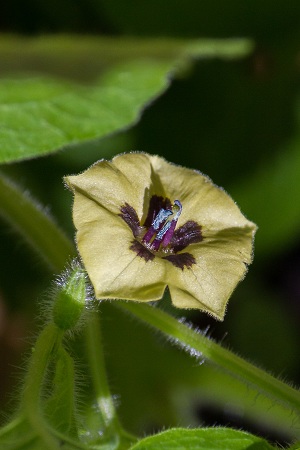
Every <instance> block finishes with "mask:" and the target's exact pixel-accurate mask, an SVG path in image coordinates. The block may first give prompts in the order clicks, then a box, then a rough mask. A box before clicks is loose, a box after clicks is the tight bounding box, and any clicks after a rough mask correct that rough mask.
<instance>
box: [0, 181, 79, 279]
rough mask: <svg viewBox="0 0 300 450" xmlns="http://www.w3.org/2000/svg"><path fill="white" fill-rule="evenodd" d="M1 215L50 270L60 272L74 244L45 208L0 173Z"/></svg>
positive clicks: (72, 250)
mask: <svg viewBox="0 0 300 450" xmlns="http://www.w3.org/2000/svg"><path fill="white" fill-rule="evenodd" d="M0 216H2V217H3V218H4V219H5V220H6V221H7V222H9V223H10V224H11V225H12V227H13V228H15V229H16V230H17V231H18V232H19V233H20V234H21V235H22V236H23V237H24V238H25V239H26V241H27V242H28V243H29V244H30V245H31V246H32V247H33V248H34V249H35V251H37V252H38V253H39V254H40V256H42V257H43V259H44V260H45V262H46V263H47V264H48V266H49V267H50V269H51V270H55V271H57V272H59V271H61V270H62V269H63V268H64V266H65V264H66V261H67V260H68V259H69V258H70V257H71V256H73V255H74V246H73V244H72V243H71V242H70V241H69V240H68V238H67V237H66V236H65V235H64V234H63V232H62V231H61V230H60V229H59V228H58V226H57V225H56V224H55V223H54V222H53V220H52V219H51V218H50V217H49V216H48V215H47V214H46V213H45V210H43V208H42V207H41V206H40V205H39V204H38V203H37V202H35V201H33V199H32V198H31V197H30V196H29V195H28V193H26V192H25V191H22V190H21V189H20V188H19V187H17V185H16V184H14V183H13V182H12V181H11V180H10V179H8V178H7V177H6V176H4V175H3V174H2V173H0Z"/></svg>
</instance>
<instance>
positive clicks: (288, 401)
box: [116, 302, 300, 436]
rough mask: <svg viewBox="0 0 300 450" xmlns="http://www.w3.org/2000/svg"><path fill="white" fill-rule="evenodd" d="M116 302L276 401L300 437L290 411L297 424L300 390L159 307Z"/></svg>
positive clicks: (185, 347)
mask: <svg viewBox="0 0 300 450" xmlns="http://www.w3.org/2000/svg"><path fill="white" fill-rule="evenodd" d="M116 304H117V305H118V307H120V308H121V309H123V310H125V311H127V312H128V311H129V312H130V313H132V314H134V315H135V316H136V317H138V318H139V319H141V320H142V321H143V322H146V323H147V324H150V325H152V326H153V327H155V328H156V329H158V330H160V331H161V332H162V333H164V334H165V335H166V336H167V337H168V338H169V339H170V340H171V342H173V343H175V344H176V345H179V346H180V347H181V348H183V349H184V350H185V351H187V352H188V353H189V354H190V355H192V356H196V357H197V358H198V359H200V360H208V361H209V362H211V363H213V364H214V365H216V366H217V367H218V368H220V369H222V370H225V371H226V372H227V373H229V374H230V375H232V376H233V377H235V378H237V379H239V380H240V381H242V382H243V383H245V384H247V385H248V386H251V387H252V388H254V389H255V390H256V391H258V392H259V393H261V394H263V395H265V396H266V397H268V398H270V399H272V400H273V401H274V402H275V403H279V404H280V405H282V406H283V407H284V409H283V410H284V411H285V420H286V421H288V422H289V423H290V426H291V427H293V426H294V427H295V433H296V436H300V432H299V430H298V431H297V430H296V425H297V424H296V423H292V422H293V418H292V414H294V415H295V416H297V419H298V425H299V418H300V391H298V390H296V389H293V388H292V387H291V386H289V385H288V384H286V383H283V382H281V381H280V380H278V379H277V378H274V377H273V376H272V375H270V374H268V373H267V372H265V371H264V370H261V369H259V368H258V367H256V366H254V365H253V364H250V363H249V362H247V361H245V360H244V359H242V358H240V357H238V356H236V355H235V354H234V353H232V352H230V351H229V350H227V349H225V348H223V347H221V346H220V345H219V344H217V343H215V342H214V341H212V340H211V339H209V338H208V337H206V336H204V335H203V334H201V333H199V332H197V331H195V330H193V329H191V328H189V327H187V326H186V325H184V324H183V323H180V322H178V321H177V320H176V319H175V318H173V317H172V316H170V315H168V314H166V313H165V312H163V311H162V310H160V309H158V308H154V307H151V306H149V305H143V304H137V303H131V302H126V303H125V302H116Z"/></svg>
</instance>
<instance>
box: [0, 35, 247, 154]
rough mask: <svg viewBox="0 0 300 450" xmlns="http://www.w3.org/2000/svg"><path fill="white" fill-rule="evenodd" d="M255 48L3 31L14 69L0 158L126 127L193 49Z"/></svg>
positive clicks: (5, 85)
mask: <svg viewBox="0 0 300 450" xmlns="http://www.w3.org/2000/svg"><path fill="white" fill-rule="evenodd" d="M250 49H251V46H250V45H249V42H248V41H243V40H232V41H231V40H228V41H226V40H224V41H222V40H220V41H209V40H208V41H186V42H185V41H172V40H169V41H168V40H163V41H161V40H146V41H141V42H140V41H130V40H129V41H126V40H124V39H123V38H122V40H118V39H111V40H101V39H96V38H93V39H92V38H85V39H82V38H80V39H78V38H73V37H72V38H70V37H53V38H42V39H37V40H24V39H22V40H18V39H13V40H11V41H10V40H8V39H2V40H0V58H1V62H2V67H5V68H6V69H5V73H4V75H6V77H7V73H9V70H10V71H11V72H12V73H14V76H13V77H12V76H10V77H9V78H8V77H7V78H3V79H2V80H1V81H0V105H1V106H0V123H1V129H0V149H1V150H0V162H11V161H16V160H22V159H26V158H31V157H36V156H42V155H46V154H48V153H51V152H54V151H56V150H57V149H59V148H62V147H64V146H66V145H70V144H76V143H79V142H82V141H86V140H91V139H97V138H101V137H103V136H106V135H108V134H110V133H114V132H116V131H117V130H120V129H124V128H125V127H128V126H130V125H132V124H134V123H135V122H136V121H137V120H138V119H139V116H140V114H141V111H142V110H143V108H145V106H147V105H148V104H149V102H151V101H153V99H154V98H155V97H157V96H158V95H160V94H161V93H162V92H163V91H164V90H165V89H166V88H167V87H168V85H169V83H170V78H171V77H172V76H174V75H175V74H178V73H179V71H180V70H181V71H182V69H183V68H185V69H186V67H187V63H188V62H189V61H191V59H192V58H193V57H205V58H210V57H224V58H233V57H240V56H242V55H244V54H246V53H248V52H249V51H250ZM18 60H19V62H17V63H16V61H18ZM24 71H25V72H26V73H28V72H30V73H39V75H34V76H33V75H31V76H29V77H28V75H27V76H26V77H24ZM41 73H47V74H48V75H47V76H42V75H41ZM49 74H51V75H55V78H50V77H49ZM100 74H101V77H100ZM21 75H22V76H21ZM2 76H3V69H2ZM62 77H64V79H63V78H62ZM70 78H72V81H71V80H70ZM74 80H77V82H75V81H74ZM83 81H84V82H85V83H83ZM87 81H89V82H87Z"/></svg>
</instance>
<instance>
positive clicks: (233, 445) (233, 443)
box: [131, 428, 274, 450]
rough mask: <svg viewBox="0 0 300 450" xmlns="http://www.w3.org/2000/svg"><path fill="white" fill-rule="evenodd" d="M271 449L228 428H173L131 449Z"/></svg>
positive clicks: (257, 439) (257, 440)
mask: <svg viewBox="0 0 300 450" xmlns="http://www.w3.org/2000/svg"><path fill="white" fill-rule="evenodd" d="M187 448H190V449H193V450H217V449H220V450H221V449H222V450H223V449H226V450H246V449H249V450H250V449H251V450H271V449H274V447H272V446H271V445H269V444H268V443H267V441H265V440H264V439H261V438H259V437H256V436H253V435H252V434H249V433H245V432H242V431H236V430H232V429H230V428H202V429H195V430H187V429H184V428H175V429H172V430H168V431H164V432H162V433H160V434H157V435H155V436H151V437H147V438H145V439H143V440H142V441H140V442H138V443H137V444H136V445H134V446H133V447H131V450H160V449H161V450H184V449H187Z"/></svg>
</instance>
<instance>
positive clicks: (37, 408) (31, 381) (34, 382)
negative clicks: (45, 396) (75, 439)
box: [21, 323, 63, 450]
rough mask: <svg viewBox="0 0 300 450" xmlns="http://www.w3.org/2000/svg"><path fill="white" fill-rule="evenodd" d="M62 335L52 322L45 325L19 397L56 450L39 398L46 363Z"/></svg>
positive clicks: (34, 424)
mask: <svg viewBox="0 0 300 450" xmlns="http://www.w3.org/2000/svg"><path fill="white" fill-rule="evenodd" d="M62 337H63V332H62V331H61V330H59V328H58V327H56V325H54V324H53V323H50V324H49V325H47V326H46V328H44V330H43V331H42V333H41V334H40V336H39V338H38V340H37V342H36V345H35V347H34V349H33V352H32V355H31V359H30V362H29V367H28V371H27V374H26V378H25V383H24V389H23V394H22V399H21V410H22V411H23V412H24V414H25V416H26V418H27V419H28V420H29V421H30V423H31V425H32V427H33V428H34V430H35V431H36V433H37V435H38V436H40V437H41V438H42V440H43V443H44V444H45V447H46V448H47V449H49V450H54V449H55V450H57V449H58V445H57V440H56V439H54V438H53V436H52V434H51V433H50V432H49V430H48V429H47V426H46V423H45V421H44V419H43V415H42V411H41V398H42V391H43V382H44V377H45V374H46V370H47V367H48V364H49V362H50V360H51V358H52V357H53V356H54V354H55V352H56V351H57V349H58V347H59V345H60V344H61V341H62Z"/></svg>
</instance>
